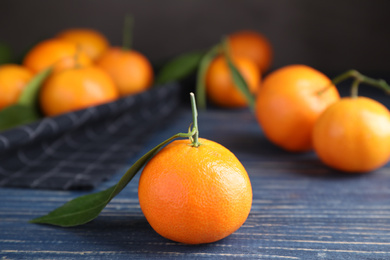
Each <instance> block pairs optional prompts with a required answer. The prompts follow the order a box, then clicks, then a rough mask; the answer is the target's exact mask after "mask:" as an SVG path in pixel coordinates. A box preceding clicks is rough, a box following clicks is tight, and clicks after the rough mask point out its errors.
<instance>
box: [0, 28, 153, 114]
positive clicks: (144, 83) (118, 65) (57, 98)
mask: <svg viewBox="0 0 390 260" xmlns="http://www.w3.org/2000/svg"><path fill="white" fill-rule="evenodd" d="M49 68H50V69H51V70H52V71H51V73H50V76H49V77H48V78H47V79H46V80H45V81H44V83H43V85H42V86H41V90H40V93H39V102H38V103H39V105H40V109H41V111H42V113H43V114H44V115H45V116H55V115H59V114H63V113H67V112H70V111H74V110H78V109H83V108H87V107H89V106H94V105H98V104H102V103H106V102H110V101H114V100H116V99H118V98H119V97H123V96H126V95H132V94H136V93H139V92H141V91H145V90H147V89H148V88H149V87H151V85H152V83H153V78H154V73H153V69H152V66H151V64H150V62H149V60H148V59H147V58H146V57H145V56H144V55H143V54H141V53H139V52H137V51H135V50H132V49H126V48H122V47H116V46H111V45H110V43H109V41H108V39H107V38H106V37H105V35H103V34H102V33H100V32H99V31H96V30H93V29H89V28H88V29H84V28H77V29H73V28H72V29H67V30H64V31H62V32H59V33H58V34H57V35H55V36H54V37H53V38H50V39H45V40H43V41H41V42H39V43H38V44H36V45H35V46H34V47H32V48H31V49H30V50H29V51H28V53H27V54H26V55H25V57H24V59H23V61H22V64H3V65H1V66H0V91H1V95H0V109H2V108H5V107H7V106H10V105H12V104H14V103H16V102H17V100H18V98H19V96H20V94H21V92H22V91H23V89H24V87H25V86H26V85H27V83H28V82H29V81H30V80H31V79H32V78H33V77H34V76H35V75H37V74H38V73H40V72H42V71H44V70H46V69H49Z"/></svg>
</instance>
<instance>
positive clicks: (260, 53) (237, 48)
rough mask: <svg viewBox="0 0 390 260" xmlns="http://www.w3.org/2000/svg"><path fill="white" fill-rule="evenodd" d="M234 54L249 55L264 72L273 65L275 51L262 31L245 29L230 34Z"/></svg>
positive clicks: (230, 43)
mask: <svg viewBox="0 0 390 260" xmlns="http://www.w3.org/2000/svg"><path fill="white" fill-rule="evenodd" d="M228 38H229V45H230V51H231V53H232V54H233V55H240V56H244V57H247V58H249V59H251V60H252V61H254V62H255V63H256V64H257V66H258V67H259V69H260V71H261V72H262V73H263V74H264V73H265V72H267V71H268V70H269V68H270V66H271V63H272V58H273V51H272V46H271V43H270V42H269V40H268V39H267V38H266V37H265V36H264V35H263V34H261V33H259V32H256V31H252V30H243V31H238V32H235V33H232V34H230V35H229V36H228Z"/></svg>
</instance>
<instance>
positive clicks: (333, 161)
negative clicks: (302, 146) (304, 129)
mask: <svg viewBox="0 0 390 260" xmlns="http://www.w3.org/2000/svg"><path fill="white" fill-rule="evenodd" d="M313 144H314V150H315V151H316V153H317V154H318V156H319V158H320V159H321V161H322V162H324V163H325V164H326V165H328V166H330V167H332V168H335V169H338V170H341V171H346V172H351V173H354V172H356V173H362V172H368V171H372V170H375V169H378V168H379V167H381V166H383V165H384V164H386V163H387V162H388V161H389V158H390V113H389V110H388V109H387V108H386V107H385V106H383V105H382V104H381V103H379V102H377V101H375V100H373V99H370V98H366V97H358V98H342V99H341V100H340V101H339V102H337V103H335V104H333V105H332V106H330V107H329V108H328V109H327V110H326V111H325V112H324V113H323V114H322V115H321V116H320V118H319V119H318V121H317V122H316V124H315V127H314V131H313Z"/></svg>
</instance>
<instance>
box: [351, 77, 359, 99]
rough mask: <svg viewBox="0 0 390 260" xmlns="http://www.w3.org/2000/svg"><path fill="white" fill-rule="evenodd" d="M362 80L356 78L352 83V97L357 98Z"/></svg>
mask: <svg viewBox="0 0 390 260" xmlns="http://www.w3.org/2000/svg"><path fill="white" fill-rule="evenodd" d="M360 82H361V80H360V79H355V80H354V81H353V83H352V86H351V97H352V98H357V97H358V89H359V84H360Z"/></svg>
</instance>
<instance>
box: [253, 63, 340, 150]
mask: <svg viewBox="0 0 390 260" xmlns="http://www.w3.org/2000/svg"><path fill="white" fill-rule="evenodd" d="M339 99H340V95H339V92H338V90H337V88H336V87H335V86H334V85H332V82H331V80H330V79H329V78H328V77H327V76H326V75H324V74H323V73H321V72H320V71H318V70H315V69H313V68H311V67H309V66H306V65H289V66H285V67H282V68H280V69H278V70H275V71H273V72H272V73H270V74H269V75H268V76H267V77H265V79H264V81H263V83H262V85H261V88H260V89H259V91H258V94H257V98H256V107H255V112H256V118H257V120H258V122H259V124H260V126H261V128H262V130H263V132H264V134H265V136H266V137H267V138H268V139H269V140H270V141H271V142H273V143H274V144H276V145H277V146H280V147H282V148H283V149H285V150H287V151H292V152H305V151H309V150H311V149H312V148H313V145H312V138H311V136H312V130H313V126H314V123H315V121H316V120H317V118H318V117H319V116H320V114H321V113H322V112H323V111H324V110H325V109H326V108H327V107H328V106H329V105H331V104H333V103H334V102H336V101H338V100H339Z"/></svg>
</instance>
